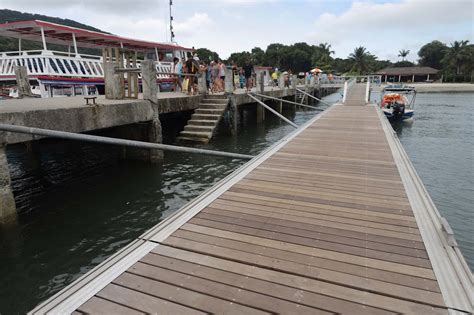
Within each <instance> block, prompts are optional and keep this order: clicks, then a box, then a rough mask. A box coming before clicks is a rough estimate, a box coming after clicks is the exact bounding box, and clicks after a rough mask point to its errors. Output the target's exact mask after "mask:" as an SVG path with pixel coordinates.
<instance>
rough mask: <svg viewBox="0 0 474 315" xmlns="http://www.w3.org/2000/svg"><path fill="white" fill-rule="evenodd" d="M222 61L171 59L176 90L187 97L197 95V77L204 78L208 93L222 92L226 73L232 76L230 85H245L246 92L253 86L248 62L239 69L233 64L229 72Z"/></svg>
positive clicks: (250, 65)
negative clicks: (207, 61)
mask: <svg viewBox="0 0 474 315" xmlns="http://www.w3.org/2000/svg"><path fill="white" fill-rule="evenodd" d="M226 68H227V66H226V65H225V64H224V63H223V62H222V60H218V59H216V60H213V61H211V62H210V63H209V64H207V63H206V62H204V61H200V60H199V58H198V56H197V55H196V54H195V55H194V56H189V57H188V59H187V60H186V62H184V63H183V62H182V61H181V60H180V59H179V58H178V57H175V58H174V59H173V66H172V73H173V74H174V77H175V84H176V89H177V90H178V89H179V91H181V92H183V93H186V94H188V95H195V94H197V93H198V76H205V78H206V86H207V90H208V91H209V92H210V93H219V92H224V90H225V77H226V73H227V74H231V75H232V84H233V88H234V89H235V88H236V86H240V88H243V85H244V84H245V86H246V89H247V91H250V89H251V88H252V86H253V76H254V70H253V65H252V64H251V63H250V61H247V62H246V63H245V65H244V66H243V67H242V68H241V69H239V68H238V67H237V65H236V64H235V63H234V64H233V65H232V66H231V67H229V70H232V71H231V72H229V71H226Z"/></svg>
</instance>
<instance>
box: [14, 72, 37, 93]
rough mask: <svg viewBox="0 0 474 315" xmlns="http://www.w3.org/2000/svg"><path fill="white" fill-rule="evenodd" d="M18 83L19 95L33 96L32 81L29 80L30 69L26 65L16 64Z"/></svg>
mask: <svg viewBox="0 0 474 315" xmlns="http://www.w3.org/2000/svg"><path fill="white" fill-rule="evenodd" d="M14 71H15V77H16V85H17V89H18V97H19V98H23V97H32V96H33V94H32V93H31V86H30V82H29V81H28V71H27V70H26V67H25V66H15V67H14Z"/></svg>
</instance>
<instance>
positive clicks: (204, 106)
mask: <svg viewBox="0 0 474 315" xmlns="http://www.w3.org/2000/svg"><path fill="white" fill-rule="evenodd" d="M198 108H199V109H222V110H225V109H226V108H227V105H223V104H203V103H200V104H199V107H198Z"/></svg>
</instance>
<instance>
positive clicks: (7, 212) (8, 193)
mask: <svg viewBox="0 0 474 315" xmlns="http://www.w3.org/2000/svg"><path fill="white" fill-rule="evenodd" d="M10 183H11V179H10V170H9V169H8V161H7V154H6V145H4V144H0V222H2V221H5V220H7V219H9V218H12V217H15V216H16V206H15V198H14V197H13V192H12V189H11V186H10Z"/></svg>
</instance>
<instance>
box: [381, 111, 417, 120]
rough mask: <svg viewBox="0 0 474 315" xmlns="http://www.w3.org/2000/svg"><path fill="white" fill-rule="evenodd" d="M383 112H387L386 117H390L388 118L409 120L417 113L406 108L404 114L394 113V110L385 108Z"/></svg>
mask: <svg viewBox="0 0 474 315" xmlns="http://www.w3.org/2000/svg"><path fill="white" fill-rule="evenodd" d="M382 111H383V113H384V114H385V117H387V118H388V120H407V119H410V118H412V117H413V115H414V114H415V111H414V110H405V112H404V113H403V115H394V114H393V113H392V111H390V110H387V109H383V110H382Z"/></svg>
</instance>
